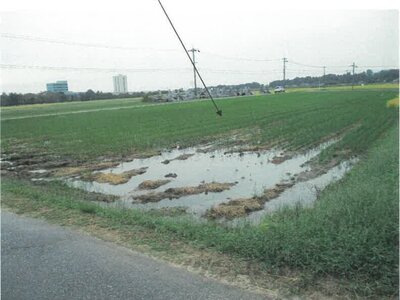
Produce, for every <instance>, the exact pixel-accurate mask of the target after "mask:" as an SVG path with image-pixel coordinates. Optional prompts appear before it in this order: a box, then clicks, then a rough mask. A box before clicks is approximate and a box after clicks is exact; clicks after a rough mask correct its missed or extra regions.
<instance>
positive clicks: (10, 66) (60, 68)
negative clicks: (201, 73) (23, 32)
mask: <svg viewBox="0 0 400 300" xmlns="http://www.w3.org/2000/svg"><path fill="white" fill-rule="evenodd" d="M0 68H1V69H34V70H49V71H89V72H171V71H190V68H165V69H161V68H147V69H137V68H92V67H63V66H37V65H15V64H0Z"/></svg>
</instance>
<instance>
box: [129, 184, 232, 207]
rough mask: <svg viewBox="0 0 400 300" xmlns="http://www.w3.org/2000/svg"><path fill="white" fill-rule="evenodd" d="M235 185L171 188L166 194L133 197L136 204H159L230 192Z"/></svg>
mask: <svg viewBox="0 0 400 300" xmlns="http://www.w3.org/2000/svg"><path fill="white" fill-rule="evenodd" d="M234 185H235V183H218V182H210V183H202V184H200V185H198V186H188V187H179V188H169V189H166V190H165V191H164V192H159V193H148V194H144V195H139V196H133V197H132V199H133V200H134V202H139V203H148V202H158V201H160V200H163V199H177V198H181V197H183V196H188V195H197V194H202V193H204V194H206V195H207V194H208V193H221V192H223V191H225V190H229V189H230V188H231V187H232V186H234Z"/></svg>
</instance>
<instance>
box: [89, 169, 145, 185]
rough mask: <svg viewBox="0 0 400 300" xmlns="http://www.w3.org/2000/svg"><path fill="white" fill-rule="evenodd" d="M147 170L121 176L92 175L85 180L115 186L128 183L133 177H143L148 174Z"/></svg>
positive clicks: (111, 174)
mask: <svg viewBox="0 0 400 300" xmlns="http://www.w3.org/2000/svg"><path fill="white" fill-rule="evenodd" d="M146 170H147V168H140V169H136V170H130V171H126V172H123V173H120V174H116V173H100V172H99V173H92V174H89V175H84V176H83V177H82V179H83V180H87V181H96V182H99V183H109V184H113V185H117V184H123V183H127V182H128V181H129V179H131V178H132V177H133V176H137V175H141V174H144V173H146Z"/></svg>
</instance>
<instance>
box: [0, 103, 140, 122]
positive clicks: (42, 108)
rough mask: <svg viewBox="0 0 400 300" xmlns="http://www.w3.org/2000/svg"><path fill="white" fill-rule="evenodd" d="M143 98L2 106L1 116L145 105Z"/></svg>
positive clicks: (6, 117) (21, 116) (23, 115)
mask: <svg viewBox="0 0 400 300" xmlns="http://www.w3.org/2000/svg"><path fill="white" fill-rule="evenodd" d="M141 100H142V98H125V99H108V100H96V101H83V102H82V101H79V102H78V101H75V102H62V103H44V104H30V105H18V106H5V107H2V108H1V118H2V119H8V118H23V117H27V116H29V117H32V116H38V115H46V114H57V113H69V112H79V111H89V110H98V109H110V108H112V109H116V108H121V107H130V106H136V105H144V104H145V103H143V102H141Z"/></svg>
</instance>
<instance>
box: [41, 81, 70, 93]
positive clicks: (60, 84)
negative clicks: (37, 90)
mask: <svg viewBox="0 0 400 300" xmlns="http://www.w3.org/2000/svg"><path fill="white" fill-rule="evenodd" d="M46 87H47V91H48V92H53V93H67V92H68V81H66V80H61V81H56V82H52V83H48V84H46Z"/></svg>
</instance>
